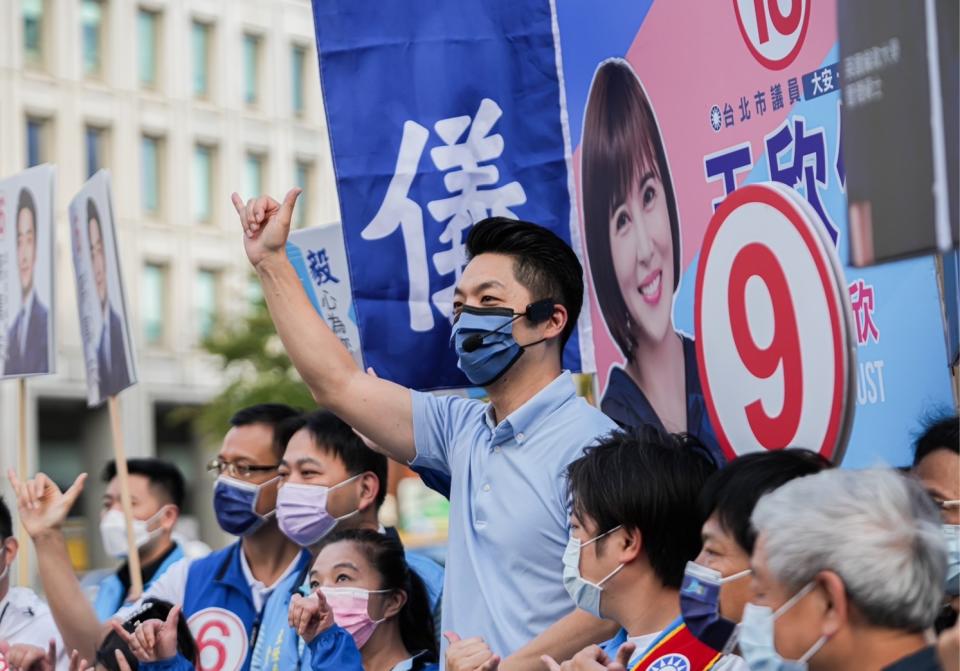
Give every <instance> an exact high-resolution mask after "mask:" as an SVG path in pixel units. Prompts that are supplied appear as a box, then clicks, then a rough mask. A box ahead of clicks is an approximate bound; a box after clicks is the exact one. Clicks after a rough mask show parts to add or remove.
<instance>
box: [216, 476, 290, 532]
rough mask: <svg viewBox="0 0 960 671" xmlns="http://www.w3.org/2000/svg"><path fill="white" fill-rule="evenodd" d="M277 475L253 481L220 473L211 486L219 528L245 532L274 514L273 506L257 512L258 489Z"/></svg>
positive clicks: (277, 478)
mask: <svg viewBox="0 0 960 671" xmlns="http://www.w3.org/2000/svg"><path fill="white" fill-rule="evenodd" d="M279 479H280V478H279V476H278V477H276V478H272V479H270V480H267V481H266V482H264V483H263V484H260V485H255V484H253V483H250V482H243V481H241V480H234V479H233V478H228V477H226V476H224V475H221V476H220V477H219V478H217V482H216V484H215V485H214V487H213V510H214V512H215V513H216V514H217V522H218V523H219V524H220V528H221V529H223V530H224V531H226V532H227V533H228V534H232V535H234V536H247V535H249V534H252V533H253V532H254V531H256V530H257V529H259V528H260V526H261V525H262V524H263V523H264V522H266V521H267V520H268V519H270V518H271V517H273V515H274V513H275V512H276V511H275V510H271V511H270V512H269V513H267V514H266V515H261V514H259V513H258V512H257V503H259V501H260V492H261V490H262V489H263V488H264V487H266V486H267V485H270V484H272V483H274V482H276V481H277V480H279Z"/></svg>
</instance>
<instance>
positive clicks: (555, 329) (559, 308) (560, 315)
mask: <svg viewBox="0 0 960 671" xmlns="http://www.w3.org/2000/svg"><path fill="white" fill-rule="evenodd" d="M569 320H570V315H569V314H568V313H567V308H565V307H564V306H563V305H561V304H560V303H555V304H554V306H553V313H552V314H551V315H550V318H549V319H548V320H547V321H546V322H545V323H546V329H545V330H544V332H543V337H544V338H559V337H560V335H561V334H562V333H563V329H564V328H566V326H567V322H568V321H569Z"/></svg>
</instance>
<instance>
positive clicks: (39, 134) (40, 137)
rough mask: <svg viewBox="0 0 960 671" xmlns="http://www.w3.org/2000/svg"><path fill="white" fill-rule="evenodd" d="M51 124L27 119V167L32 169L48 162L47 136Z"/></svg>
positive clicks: (33, 118)
mask: <svg viewBox="0 0 960 671" xmlns="http://www.w3.org/2000/svg"><path fill="white" fill-rule="evenodd" d="M49 125H50V122H49V121H47V120H46V119H38V118H36V117H27V167H28V168H32V167H33V166H35V165H40V164H41V163H43V162H44V161H46V160H47V134H48V132H49V128H48V127H49Z"/></svg>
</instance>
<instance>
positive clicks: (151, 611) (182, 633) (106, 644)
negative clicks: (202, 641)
mask: <svg viewBox="0 0 960 671" xmlns="http://www.w3.org/2000/svg"><path fill="white" fill-rule="evenodd" d="M171 608H173V604H172V603H170V602H169V601H163V600H161V599H155V598H152V597H151V598H147V599H144V601H143V604H142V605H141V606H140V607H139V608H138V609H137V611H136V612H135V613H134V614H133V615H131V616H130V617H129V618H127V620H126V621H124V623H123V628H124V629H125V630H126V631H128V632H130V633H131V634H132V633H133V632H134V631H135V630H136V628H137V623H139V622H146V621H147V620H161V621H163V620H166V619H167V616H168V615H169V614H170V609H171ZM117 650H120V651H121V652H122V653H123V656H124V657H125V658H126V660H127V664H129V665H130V668H131V669H133V670H134V671H136V669H138V668H139V667H140V663H139V662H138V661H137V658H136V656H134V654H133V653H132V652H131V651H130V648H129V647H128V646H127V644H126V643H125V642H124V640H123V639H122V638H120V635H119V634H117V632H115V631H113V630H112V629H111V630H110V633H109V634H107V636H106V637H105V638H104V639H103V643H101V644H100V647H99V648H97V655H96V656H97V659H96V662H97V664H102V665H103V666H105V667H106V668H107V669H108V670H109V671H119V666H118V665H117V659H116V656H115V655H116V651H117ZM177 652H179V653H180V654H181V655H183V656H184V658H185V659H187V660H188V661H189V662H191V663H192V664H197V662H198V661H199V660H198V659H197V643H196V641H195V640H194V638H193V634H192V633H190V627H189V625H188V624H187V621H186V618H185V617H184V615H183V613H182V612H181V613H180V618H179V619H178V620H177Z"/></svg>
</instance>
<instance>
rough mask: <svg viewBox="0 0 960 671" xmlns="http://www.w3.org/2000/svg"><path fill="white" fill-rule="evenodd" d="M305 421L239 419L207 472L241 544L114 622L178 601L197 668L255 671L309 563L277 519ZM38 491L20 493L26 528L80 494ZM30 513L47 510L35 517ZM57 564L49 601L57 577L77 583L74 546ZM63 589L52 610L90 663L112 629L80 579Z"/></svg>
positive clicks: (183, 567)
mask: <svg viewBox="0 0 960 671" xmlns="http://www.w3.org/2000/svg"><path fill="white" fill-rule="evenodd" d="M296 414H297V413H296V411H295V410H293V409H292V408H290V407H288V406H285V405H279V404H262V405H257V406H252V407H249V408H245V409H243V410H240V411H239V412H237V413H236V414H235V415H234V416H233V417H232V418H231V420H230V423H231V425H232V427H231V429H230V430H229V431H228V432H227V435H226V436H225V437H224V439H223V444H222V446H221V448H220V452H219V453H218V454H217V457H216V458H215V459H214V460H212V461H211V462H210V464H209V465H208V470H210V471H211V474H212V475H213V476H215V477H216V482H215V484H214V493H213V507H214V511H215V513H216V516H217V521H218V522H219V524H220V526H221V528H222V529H223V530H224V531H226V532H227V533H229V534H231V535H233V536H237V537H238V540H237V541H236V542H234V543H232V544H231V545H229V546H227V547H226V548H224V549H222V550H219V551H218V552H214V553H212V554H210V555H208V556H207V557H204V558H202V559H193V560H191V559H183V560H181V561H179V562H177V563H176V564H174V565H173V566H171V567H170V568H169V570H167V571H166V573H164V574H163V575H162V576H160V577H159V578H158V579H157V580H156V581H154V582H153V584H152V585H150V587H149V588H148V589H147V590H146V591H145V592H144V595H143V597H142V598H141V600H140V601H138V602H137V603H135V604H133V605H131V606H130V607H128V608H124V609H121V610H120V611H118V612H117V613H116V615H115V616H114V619H117V620H119V621H121V622H122V621H124V620H126V619H128V618H129V616H130V615H132V614H133V613H134V612H136V610H137V609H138V608H139V606H140V604H141V603H142V601H143V599H145V598H147V597H153V598H156V599H162V600H164V601H169V602H170V603H173V604H176V605H179V606H181V607H182V612H183V617H184V618H185V619H186V621H187V622H188V623H189V625H190V629H191V631H192V632H193V635H194V638H196V640H197V646H198V648H199V651H200V654H201V662H202V663H201V665H200V667H198V668H201V669H208V668H209V669H214V668H216V669H224V670H227V669H231V670H236V671H246V670H247V669H249V668H250V654H251V652H252V650H253V648H254V645H255V644H256V641H257V633H258V631H257V630H258V628H259V623H260V615H261V614H262V612H263V609H264V606H265V605H266V602H267V599H268V598H269V597H270V595H271V594H272V593H273V591H274V590H275V589H282V587H281V586H285V585H286V583H287V582H289V581H290V580H293V579H295V578H296V577H297V575H298V574H299V573H300V571H301V569H302V568H303V567H304V566H305V565H306V563H307V562H308V561H309V559H310V557H309V554H308V553H306V552H304V551H301V550H300V548H299V547H297V546H296V545H295V544H294V543H292V542H291V541H289V540H288V539H287V538H286V537H285V536H284V535H283V534H282V533H281V532H280V530H279V528H278V527H277V522H276V517H275V506H276V499H277V485H278V484H279V482H280V479H279V476H278V473H277V469H278V467H279V465H280V463H279V462H280V457H281V454H280V450H281V448H280V446H279V443H278V441H277V437H276V429H277V426H278V425H279V424H280V423H281V422H283V421H284V420H286V419H289V418H290V417H293V416H295V415H296ZM80 477H81V478H82V477H83V476H82V475H81V476H80ZM78 481H80V479H79V478H78ZM80 485H81V486H82V481H81V482H80ZM54 487H55V485H54ZM74 487H76V484H75V486H74ZM74 487H72V488H71V490H73V489H74ZM32 490H33V485H32V482H28V483H24V485H23V486H21V487H19V488H18V494H19V493H20V491H24V492H25V493H26V498H24V496H21V497H20V502H21V506H20V514H21V517H22V518H25V519H26V518H29V517H30V516H32V515H42V514H43V510H44V508H45V507H49V506H51V502H53V504H54V505H55V504H56V500H57V499H58V498H59V499H64V498H66V497H68V496H69V495H70V494H71V490H68V492H67V493H66V494H60V493H59V490H57V491H56V492H51V493H49V494H48V493H47V492H44V494H43V495H42V496H39V497H36V498H35V499H34V498H32ZM77 493H78V492H77ZM74 498H76V496H75V495H74ZM31 503H34V504H37V506H38V507H37V508H32V509H31V508H27V507H26V506H29V505H30V504H31ZM25 504H26V506H25ZM28 528H29V526H28ZM57 529H58V530H59V525H57ZM61 537H62V534H61ZM34 538H35V539H36V538H37V536H34ZM38 548H39V544H38ZM39 554H41V553H39V552H38V555H39ZM52 554H55V555H56V557H57V559H55V560H54V561H56V562H59V563H58V565H57V566H51V565H50V564H51V561H50V560H49V559H48V560H47V561H46V562H45V561H43V560H41V562H40V564H41V565H40V570H41V578H42V579H43V581H44V587H45V588H46V591H47V593H48V594H49V593H51V589H50V587H51V586H50V585H49V584H48V579H49V578H50V577H52V576H53V575H54V574H57V575H59V574H64V573H69V574H70V576H71V578H73V573H72V571H71V570H69V569H68V568H66V567H69V557H68V555H67V554H66V546H65V545H64V546H63V551H62V552H59V553H52ZM45 563H46V564H47V567H46V571H45V570H44V564H45ZM45 573H46V574H48V575H44V574H45ZM56 579H57V580H58V584H57V585H56V586H55V588H54V589H55V590H56V591H55V592H54V593H55V594H56V596H57V598H56V599H53V601H55V602H56V603H53V602H51V609H52V610H53V611H54V614H55V616H56V619H57V621H58V622H63V623H70V625H71V626H70V627H69V629H70V630H71V631H70V632H67V631H63V634H64V642H65V643H66V646H67V649H71V648H76V649H77V650H79V651H80V652H81V655H82V656H84V657H86V658H87V659H91V658H92V655H93V652H94V649H95V648H96V646H97V645H98V644H99V642H100V640H101V638H102V636H103V635H104V634H105V633H106V632H107V631H109V629H106V630H104V629H101V627H100V625H99V624H98V623H97V621H96V618H95V616H93V614H92V612H91V609H90V606H89V603H88V602H87V601H86V600H84V599H82V597H80V594H81V593H80V592H79V589H80V588H79V583H76V585H75V586H74V584H73V583H75V582H76V579H75V578H73V581H72V582H70V581H66V580H62V579H60V578H56ZM60 582H63V583H64V584H62V585H61V584H59V583H60ZM78 597H79V598H78Z"/></svg>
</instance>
